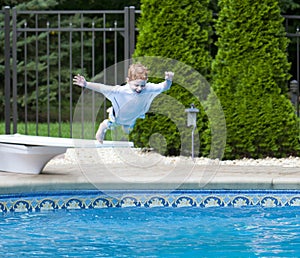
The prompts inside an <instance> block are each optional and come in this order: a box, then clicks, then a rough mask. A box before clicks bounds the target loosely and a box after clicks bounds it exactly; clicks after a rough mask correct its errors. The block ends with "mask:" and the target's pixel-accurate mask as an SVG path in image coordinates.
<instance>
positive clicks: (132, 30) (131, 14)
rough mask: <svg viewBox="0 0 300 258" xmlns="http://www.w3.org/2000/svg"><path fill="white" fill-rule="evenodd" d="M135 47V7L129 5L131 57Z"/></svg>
mask: <svg viewBox="0 0 300 258" xmlns="http://www.w3.org/2000/svg"><path fill="white" fill-rule="evenodd" d="M134 48H135V7H134V6H130V7H129V58H132V55H133V52H134Z"/></svg>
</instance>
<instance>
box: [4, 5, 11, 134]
mask: <svg viewBox="0 0 300 258" xmlns="http://www.w3.org/2000/svg"><path fill="white" fill-rule="evenodd" d="M4 15H5V16H4V17H5V18H4V37H5V38H4V55H5V61H4V63H5V81H4V85H5V94H4V95H5V134H10V7H9V6H5V7H4Z"/></svg>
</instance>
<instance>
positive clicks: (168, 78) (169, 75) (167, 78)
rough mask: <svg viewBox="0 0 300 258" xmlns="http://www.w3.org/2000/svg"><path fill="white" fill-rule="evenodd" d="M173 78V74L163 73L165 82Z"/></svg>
mask: <svg viewBox="0 0 300 258" xmlns="http://www.w3.org/2000/svg"><path fill="white" fill-rule="evenodd" d="M173 76H174V73H173V72H165V79H166V80H169V81H172V80H173Z"/></svg>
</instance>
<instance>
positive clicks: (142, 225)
mask: <svg viewBox="0 0 300 258" xmlns="http://www.w3.org/2000/svg"><path fill="white" fill-rule="evenodd" d="M299 200H300V191H296V190H295V191H287V190H284V191H283V190H282V191H265V190H259V191H258V190H257V191H250V190H249V191H246V190H244V191H227V190H218V191H209V190H205V191H204V190H197V191H196V190H193V191H173V192H169V191H150V190H149V191H109V192H108V191H106V192H105V193H103V192H101V191H94V190H93V191H59V192H44V193H29V194H18V195H2V196H1V197H0V207H2V208H1V211H2V212H1V215H0V248H1V255H4V256H5V257H10V256H14V257H16V256H17V257H18V256H26V257H46V256H55V257H67V256H68V257H183V256H184V257H266V256H271V257H282V256H284V257H287V256H290V257H297V256H299V255H300V251H299V250H300V233H299V225H300V215H299V214H300V213H299V212H300V202H299Z"/></svg>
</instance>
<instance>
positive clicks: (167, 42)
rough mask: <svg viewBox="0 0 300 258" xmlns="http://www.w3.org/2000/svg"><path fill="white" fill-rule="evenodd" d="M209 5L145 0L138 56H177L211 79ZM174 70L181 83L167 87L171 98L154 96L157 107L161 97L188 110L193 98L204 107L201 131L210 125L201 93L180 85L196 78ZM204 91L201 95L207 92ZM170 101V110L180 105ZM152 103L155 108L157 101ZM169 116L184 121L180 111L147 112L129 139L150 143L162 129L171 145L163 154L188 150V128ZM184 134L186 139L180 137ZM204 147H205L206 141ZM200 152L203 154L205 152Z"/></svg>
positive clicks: (193, 1) (188, 0)
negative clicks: (183, 128)
mask: <svg viewBox="0 0 300 258" xmlns="http://www.w3.org/2000/svg"><path fill="white" fill-rule="evenodd" d="M208 4H209V1H208V0H201V1H199V0H184V1H179V2H178V1H176V0H168V1H164V2H162V1H159V0H142V1H141V17H140V19H139V21H138V28H139V35H138V38H137V44H136V49H135V52H134V57H136V58H137V57H144V56H159V57H163V58H166V59H167V58H168V59H171V60H176V61H179V62H181V63H183V64H185V65H188V66H189V67H192V68H193V69H194V70H195V71H197V72H198V73H201V74H202V75H203V76H205V77H206V78H208V77H209V75H210V67H211V56H210V52H209V45H210V43H211V38H210V37H211V35H212V28H211V25H210V24H211V21H212V12H211V11H210V10H209V9H208ZM167 69H170V68H167ZM150 70H151V68H150ZM179 70H180V69H179ZM152 72H153V71H152ZM174 72H175V77H176V80H175V82H176V81H177V82H179V81H181V82H182V83H183V84H180V85H179V84H176V83H173V85H172V87H171V89H170V90H169V91H167V92H166V94H167V95H168V96H170V98H169V99H168V100H166V99H167V98H157V99H156V100H155V101H157V105H156V106H160V101H161V102H162V103H161V104H163V103H164V104H165V103H166V102H168V101H170V103H172V101H171V99H173V100H174V99H176V101H178V102H179V103H180V104H181V105H182V106H181V108H180V109H181V111H183V113H184V108H188V107H189V106H190V104H191V103H194V104H195V105H196V107H197V108H198V109H200V112H199V115H198V122H199V124H198V130H205V128H207V117H206V116H205V113H204V111H203V108H202V106H201V105H200V103H199V97H197V94H200V93H199V92H192V90H191V91H190V90H187V89H186V87H182V86H184V84H189V79H190V81H192V78H187V77H186V78H185V80H184V78H183V77H184V76H185V75H186V76H188V74H189V71H187V70H186V71H181V72H177V71H174ZM152 74H153V73H152ZM150 77H151V71H150ZM179 77H181V78H179ZM149 80H150V81H152V82H154V81H155V78H150V79H149ZM196 80H200V79H199V78H198V79H196ZM191 83H195V82H191ZM191 88H192V87H191ZM201 94H202V95H203V94H205V92H202V93H201ZM170 105H171V106H168V105H166V106H167V108H166V109H168V108H169V109H172V110H173V111H174V110H175V109H176V108H177V107H175V106H174V105H173V104H170ZM153 107H154V109H155V103H154V104H153ZM178 107H179V106H178ZM181 111H178V112H181ZM167 113H168V111H167V110H165V114H167ZM169 113H170V110H169ZM176 115H177V112H176ZM176 115H175V116H176ZM173 116H174V115H173ZM184 119H185V117H184ZM171 120H173V121H179V120H180V121H181V122H182V123H185V120H183V118H182V116H181V117H171V118H170V117H169V118H168V117H166V116H162V115H161V114H154V113H149V114H148V115H147V117H146V119H145V120H140V121H138V123H137V125H136V127H135V130H134V131H133V132H132V134H131V138H132V140H134V141H135V143H136V144H137V145H141V146H145V145H147V144H148V141H149V138H151V135H153V134H157V133H158V134H162V135H164V137H165V139H166V144H167V147H166V148H167V149H166V150H165V151H164V153H163V154H167V155H178V154H179V153H185V154H188V153H189V147H188V148H186V147H184V145H186V144H185V143H184V141H189V142H190V129H189V130H188V132H186V133H182V132H180V131H179V130H178V126H177V128H176V124H174V123H173V122H172V121H171ZM183 135H184V138H186V139H183V138H182V137H183ZM201 137H202V135H201ZM201 146H202V147H203V148H204V147H205V146H204V145H201ZM198 151H199V150H197V152H198ZM200 151H201V152H202V153H201V154H203V151H202V150H200Z"/></svg>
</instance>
